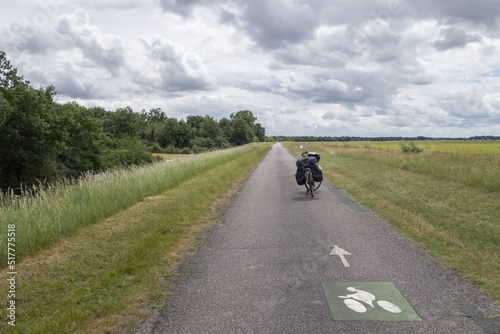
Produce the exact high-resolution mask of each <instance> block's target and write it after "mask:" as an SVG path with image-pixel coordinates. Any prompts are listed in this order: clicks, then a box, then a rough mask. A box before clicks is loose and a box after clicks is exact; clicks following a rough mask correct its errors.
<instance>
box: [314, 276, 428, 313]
mask: <svg viewBox="0 0 500 334" xmlns="http://www.w3.org/2000/svg"><path fill="white" fill-rule="evenodd" d="M321 284H322V286H323V291H324V292H325V296H326V299H327V302H328V306H329V307H330V311H331V312H332V316H333V319H334V320H350V321H353V320H361V321H365V320H375V321H422V319H420V317H419V316H418V315H417V314H416V313H415V311H414V310H413V308H412V307H411V306H410V304H408V301H407V300H406V299H405V298H404V297H403V296H402V295H401V293H400V292H399V291H398V289H397V288H396V286H394V284H393V283H391V282H322V283H321Z"/></svg>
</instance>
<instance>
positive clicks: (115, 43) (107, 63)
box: [57, 12, 126, 75]
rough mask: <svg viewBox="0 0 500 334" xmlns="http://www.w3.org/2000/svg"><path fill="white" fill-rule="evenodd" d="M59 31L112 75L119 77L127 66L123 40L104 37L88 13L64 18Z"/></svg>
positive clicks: (59, 24)
mask: <svg viewBox="0 0 500 334" xmlns="http://www.w3.org/2000/svg"><path fill="white" fill-rule="evenodd" d="M57 31H58V32H59V33H60V34H61V35H64V36H68V37H69V38H70V39H71V40H72V41H73V43H74V46H76V47H77V48H79V49H80V50H81V51H82V53H83V55H84V56H85V57H86V58H87V59H89V60H91V61H93V62H94V63H95V64H96V65H98V66H102V67H104V68H106V69H107V70H108V71H109V72H110V73H111V74H113V75H117V74H118V71H119V70H120V68H121V67H122V66H124V65H125V53H126V49H125V46H124V44H123V42H122V40H121V39H120V38H119V37H118V36H114V35H106V34H105V35H103V34H102V33H101V31H100V30H99V28H98V27H97V26H95V25H91V24H90V23H89V16H88V14H87V13H86V12H78V13H76V14H71V15H64V16H62V17H61V18H60V20H59V23H58V25H57Z"/></svg>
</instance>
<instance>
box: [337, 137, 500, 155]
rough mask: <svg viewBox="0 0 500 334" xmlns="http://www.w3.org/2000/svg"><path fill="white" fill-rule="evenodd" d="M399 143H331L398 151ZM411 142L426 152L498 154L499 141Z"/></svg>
mask: <svg viewBox="0 0 500 334" xmlns="http://www.w3.org/2000/svg"><path fill="white" fill-rule="evenodd" d="M400 143H401V142H399V141H380V142H377V141H359V142H358V141H353V142H346V143H345V144H342V143H334V144H332V145H334V146H335V145H336V146H338V147H339V146H350V147H360V148H372V149H380V150H396V151H399V150H400V149H401V146H400ZM403 143H407V142H403ZM413 143H414V144H416V145H417V146H418V147H420V148H422V149H423V150H424V151H427V152H443V153H467V154H500V141H464V140H426V141H415V142H413Z"/></svg>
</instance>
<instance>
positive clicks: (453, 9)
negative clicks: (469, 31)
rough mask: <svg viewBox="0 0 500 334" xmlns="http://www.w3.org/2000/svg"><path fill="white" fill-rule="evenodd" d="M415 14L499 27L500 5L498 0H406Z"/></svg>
mask: <svg viewBox="0 0 500 334" xmlns="http://www.w3.org/2000/svg"><path fill="white" fill-rule="evenodd" d="M404 6H405V7H410V8H411V11H410V13H412V14H413V15H420V16H421V17H427V18H431V17H432V18H436V19H438V20H440V21H441V22H444V23H446V22H452V23H458V22H464V21H466V22H470V23H474V24H475V25H485V26H486V27H488V28H490V29H491V30H496V29H498V23H499V20H498V18H499V16H500V6H499V5H498V1H497V0H475V1H470V0H441V1H435V0H419V1H412V2H405V3H404Z"/></svg>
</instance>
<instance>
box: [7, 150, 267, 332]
mask: <svg viewBox="0 0 500 334" xmlns="http://www.w3.org/2000/svg"><path fill="white" fill-rule="evenodd" d="M269 148H270V145H266V144H249V145H245V146H242V147H238V148H233V149H229V150H224V151H217V152H210V153H204V154H200V155H196V156H188V157H185V158H178V159H177V160H175V161H172V162H160V163H156V164H153V165H148V166H143V167H133V168H122V169H118V170H115V171H112V172H107V173H105V174H102V175H89V176H88V177H86V178H84V179H82V180H80V181H79V182H72V183H68V184H60V185H58V186H57V187H55V188H51V189H47V190H45V191H43V192H41V191H38V192H37V195H36V196H35V197H33V198H24V197H23V198H17V197H16V198H12V199H10V204H9V205H8V206H7V207H6V208H5V209H6V210H5V211H3V212H5V214H3V215H2V216H1V219H2V220H4V221H5V219H8V220H9V221H14V222H16V224H17V226H16V231H17V233H18V235H17V236H16V243H17V245H16V247H18V249H19V250H20V251H21V250H22V253H23V254H24V256H23V259H22V261H19V262H18V263H17V265H16V271H17V273H18V275H17V279H18V281H17V285H16V298H15V300H16V306H17V308H16V326H15V327H12V326H8V325H7V322H6V321H3V322H2V323H1V324H0V331H1V332H2V333H3V332H15V333H131V332H132V331H133V330H134V329H135V328H136V327H137V326H138V325H139V323H140V322H141V321H144V320H145V319H147V318H148V317H149V316H150V314H151V313H152V312H155V311H156V310H157V309H161V308H162V307H163V306H164V303H165V301H166V298H167V296H168V289H169V286H170V285H171V284H172V282H171V279H172V278H174V277H175V276H176V275H177V274H176V268H177V264H178V262H179V261H180V259H181V258H182V256H183V254H184V253H185V252H190V251H193V250H194V249H195V247H196V246H197V245H199V244H200V243H201V240H202V236H203V234H204V233H203V231H204V230H207V229H210V228H211V227H213V226H214V225H215V224H217V223H220V221H219V219H220V216H221V215H222V213H223V211H224V210H225V208H226V207H227V206H228V205H229V204H230V202H231V200H232V198H233V197H234V195H235V194H236V193H237V190H238V184H240V185H241V184H242V182H243V181H244V180H245V179H246V177H247V176H248V174H249V173H250V171H251V170H252V168H253V166H254V165H255V164H256V163H257V162H259V161H260V160H261V159H262V158H263V157H264V155H265V154H266V153H267V151H268V150H269ZM235 186H236V188H235ZM134 203H136V204H134ZM2 224H4V222H2ZM63 235H66V236H63ZM38 242H41V243H39V244H37V243H38ZM43 246H45V247H44V249H42V250H40V248H41V247H43ZM4 248H6V247H4V245H2V251H3V249H4ZM35 250H36V252H35ZM28 252H29V253H30V254H27V253H28ZM2 263H5V262H2ZM7 271H8V269H7V268H4V269H2V270H1V274H0V275H2V277H7ZM7 289H8V287H7V285H6V284H3V285H1V287H0V303H1V304H2V305H6V303H7V295H8V293H7ZM1 312H2V313H1V314H4V313H5V312H6V309H5V308H3V309H2V311H1ZM2 318H3V319H5V317H4V316H2Z"/></svg>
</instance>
